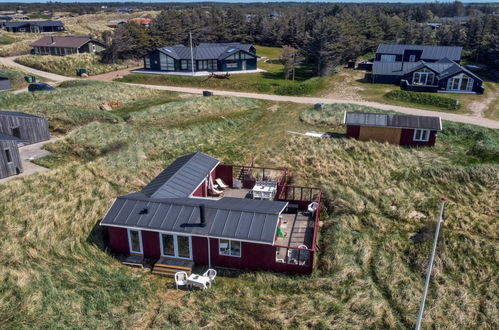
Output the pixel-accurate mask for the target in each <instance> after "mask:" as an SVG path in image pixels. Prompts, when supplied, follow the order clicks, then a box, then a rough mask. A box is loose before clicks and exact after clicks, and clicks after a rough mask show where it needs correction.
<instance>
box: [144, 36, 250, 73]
mask: <svg viewBox="0 0 499 330" xmlns="http://www.w3.org/2000/svg"><path fill="white" fill-rule="evenodd" d="M192 57H193V58H194V71H211V72H216V71H220V72H228V71H246V70H256V68H257V64H256V60H257V55H256V49H255V47H253V45H250V44H241V43H202V44H199V45H198V46H195V47H193V48H192V54H191V48H190V47H188V46H184V45H175V46H168V47H162V48H157V49H155V50H153V51H152V52H150V53H149V54H147V55H146V56H144V70H148V71H166V72H167V71H170V72H191V71H192V66H191V62H192V61H191V58H192Z"/></svg>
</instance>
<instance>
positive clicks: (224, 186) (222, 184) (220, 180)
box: [215, 178, 229, 189]
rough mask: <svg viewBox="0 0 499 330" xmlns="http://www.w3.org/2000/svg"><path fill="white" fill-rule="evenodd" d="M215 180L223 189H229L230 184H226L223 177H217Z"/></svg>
mask: <svg viewBox="0 0 499 330" xmlns="http://www.w3.org/2000/svg"><path fill="white" fill-rule="evenodd" d="M215 181H216V183H217V184H218V185H219V186H220V188H222V189H227V188H229V186H228V185H226V184H225V182H224V181H223V180H222V179H220V178H218V179H216V180H215Z"/></svg>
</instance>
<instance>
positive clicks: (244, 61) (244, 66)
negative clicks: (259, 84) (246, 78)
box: [242, 60, 246, 71]
mask: <svg viewBox="0 0 499 330" xmlns="http://www.w3.org/2000/svg"><path fill="white" fill-rule="evenodd" d="M242 70H243V71H244V70H246V60H243V68H242Z"/></svg>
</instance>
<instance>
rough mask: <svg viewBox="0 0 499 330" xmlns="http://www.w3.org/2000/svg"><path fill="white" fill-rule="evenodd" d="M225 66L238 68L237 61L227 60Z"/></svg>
mask: <svg viewBox="0 0 499 330" xmlns="http://www.w3.org/2000/svg"><path fill="white" fill-rule="evenodd" d="M225 66H226V67H227V68H237V61H227V62H226V64H225Z"/></svg>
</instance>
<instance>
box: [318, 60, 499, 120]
mask: <svg viewBox="0 0 499 330" xmlns="http://www.w3.org/2000/svg"><path fill="white" fill-rule="evenodd" d="M339 70H340V72H339V73H338V74H336V75H333V76H331V77H329V78H328V87H327V89H326V90H325V91H323V95H325V96H330V97H340V98H347V99H355V100H366V101H373V102H379V103H386V104H393V105H400V106H408V107H413V108H419V109H424V110H433V111H444V112H452V113H458V114H475V115H482V116H484V117H486V118H490V119H495V120H499V110H498V109H499V93H498V91H499V82H497V81H493V80H490V79H485V93H484V94H483V95H475V94H454V93H437V94H434V93H432V94H434V95H438V96H443V97H449V98H452V99H456V100H458V101H459V103H460V107H459V109H457V110H449V109H446V108H442V107H437V106H432V105H423V104H418V103H410V102H404V101H397V100H391V99H388V98H386V97H385V95H386V94H387V93H388V92H390V91H394V90H400V87H399V86H396V85H391V84H372V83H369V82H368V81H366V79H365V78H364V72H363V71H356V70H351V69H345V68H339Z"/></svg>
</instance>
